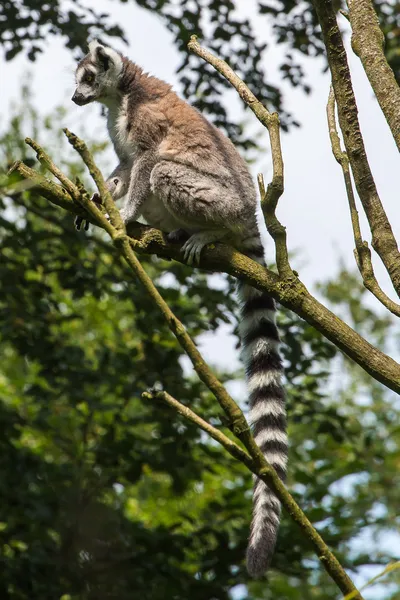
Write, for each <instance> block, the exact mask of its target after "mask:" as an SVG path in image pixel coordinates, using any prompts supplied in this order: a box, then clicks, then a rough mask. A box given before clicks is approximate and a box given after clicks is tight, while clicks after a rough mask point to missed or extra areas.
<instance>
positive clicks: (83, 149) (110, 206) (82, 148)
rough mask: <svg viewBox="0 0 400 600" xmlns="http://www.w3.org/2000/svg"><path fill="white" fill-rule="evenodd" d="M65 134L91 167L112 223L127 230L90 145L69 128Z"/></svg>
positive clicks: (121, 229)
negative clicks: (90, 149)
mask: <svg viewBox="0 0 400 600" xmlns="http://www.w3.org/2000/svg"><path fill="white" fill-rule="evenodd" d="M63 131H64V133H65V135H66V136H67V139H68V141H69V143H70V144H71V146H72V147H73V148H74V149H75V150H76V151H77V152H78V154H80V156H81V157H82V160H83V162H84V163H85V165H86V166H87V168H88V169H89V173H90V175H91V176H92V178H93V181H94V182H95V184H96V186H97V189H98V190H99V194H100V198H101V199H102V202H103V204H104V206H105V207H106V209H107V212H108V214H109V216H110V219H111V223H112V224H113V225H114V227H115V228H116V229H117V230H118V231H122V232H125V225H124V223H123V221H122V219H121V215H120V214H119V210H118V209H117V207H116V206H115V202H114V200H113V199H112V196H111V194H110V192H109V190H108V189H107V186H106V182H105V181H104V177H103V175H102V173H101V171H100V169H99V168H98V167H97V165H96V164H95V162H94V160H93V158H92V156H91V154H90V152H89V150H88V147H87V146H86V144H85V142H84V141H83V140H80V139H79V138H78V137H77V136H76V135H75V134H74V133H72V132H71V131H69V130H68V129H63Z"/></svg>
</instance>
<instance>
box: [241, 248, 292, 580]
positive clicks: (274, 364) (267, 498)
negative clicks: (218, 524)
mask: <svg viewBox="0 0 400 600" xmlns="http://www.w3.org/2000/svg"><path fill="white" fill-rule="evenodd" d="M246 254H247V255H248V256H249V257H250V258H253V259H254V260H256V261H257V262H259V263H261V264H264V259H263V250H262V249H261V248H257V249H254V250H251V251H247V252H246ZM238 291H239V297H240V299H241V301H242V315H241V316H242V319H241V323H240V324H239V334H240V338H241V344H242V359H243V362H244V364H245V368H246V375H247V385H248V391H249V400H250V414H249V417H250V423H251V425H252V428H253V435H254V438H255V441H256V442H257V444H258V446H259V447H260V448H261V450H262V451H263V453H264V456H265V458H266V459H267V461H268V462H269V463H270V464H271V465H272V466H273V467H274V468H275V470H276V472H277V473H278V475H279V477H280V478H281V479H282V480H285V473H286V463H287V448H288V446H287V436H286V413H285V395H284V391H283V388H282V383H281V378H282V362H281V359H280V356H279V334H278V330H277V327H276V324H275V311H276V308H275V302H274V300H273V298H271V297H270V296H268V294H266V293H264V292H260V291H258V290H256V289H254V288H252V287H250V286H249V285H247V284H246V283H243V282H240V283H239V289H238ZM280 510H281V507H280V502H279V500H278V499H277V497H276V496H275V494H274V493H273V492H272V491H271V490H270V489H269V487H268V486H267V485H266V484H265V483H264V482H263V481H261V480H259V479H256V480H255V484H254V493H253V518H252V523H251V529H250V538H249V545H248V549H247V569H248V572H249V574H250V575H251V576H253V577H258V576H260V575H262V574H263V573H264V572H265V571H266V569H267V568H268V566H269V563H270V561H271V558H272V554H273V551H274V547H275V543H276V538H277V534H278V528H279V518H280Z"/></svg>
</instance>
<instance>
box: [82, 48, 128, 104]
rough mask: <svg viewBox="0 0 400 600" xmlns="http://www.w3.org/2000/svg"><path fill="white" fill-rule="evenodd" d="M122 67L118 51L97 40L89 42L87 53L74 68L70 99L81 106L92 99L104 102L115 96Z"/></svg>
mask: <svg viewBox="0 0 400 600" xmlns="http://www.w3.org/2000/svg"><path fill="white" fill-rule="evenodd" d="M122 67H123V61H122V56H121V55H120V54H119V53H118V52H116V51H115V50H113V49H112V48H108V47H107V46H103V45H102V44H100V42H98V41H97V40H95V41H93V42H90V44H89V54H87V55H86V56H85V58H83V59H82V60H81V61H80V62H79V64H78V66H77V68H76V72H75V78H76V90H75V93H74V95H73V96H72V100H73V101H74V102H75V104H78V105H79V106H83V105H84V104H89V102H93V101H94V100H97V101H99V102H104V101H107V99H108V98H111V97H113V96H115V93H116V90H117V85H118V78H119V76H120V74H121V71H122Z"/></svg>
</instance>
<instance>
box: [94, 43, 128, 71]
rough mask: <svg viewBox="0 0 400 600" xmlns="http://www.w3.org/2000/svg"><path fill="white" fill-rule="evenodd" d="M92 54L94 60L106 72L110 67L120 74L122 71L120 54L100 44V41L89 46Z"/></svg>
mask: <svg viewBox="0 0 400 600" xmlns="http://www.w3.org/2000/svg"><path fill="white" fill-rule="evenodd" d="M89 51H90V54H91V55H92V56H93V59H94V60H95V61H96V62H97V63H98V64H99V65H100V66H101V68H102V69H103V70H104V71H108V69H109V68H110V67H114V69H115V70H116V71H117V73H119V72H120V71H121V69H122V58H121V55H120V54H118V52H116V51H115V50H113V49H112V48H108V47H106V46H103V44H100V42H99V41H98V40H93V41H92V42H90V44H89Z"/></svg>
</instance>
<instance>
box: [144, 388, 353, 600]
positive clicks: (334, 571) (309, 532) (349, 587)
mask: <svg viewBox="0 0 400 600" xmlns="http://www.w3.org/2000/svg"><path fill="white" fill-rule="evenodd" d="M142 396H143V397H144V398H146V399H149V400H151V399H153V398H155V399H157V400H162V401H163V402H166V403H167V404H168V405H169V406H171V407H172V408H173V409H174V410H176V411H177V412H178V413H179V414H180V415H182V416H183V417H185V418H187V419H189V420H190V421H192V423H195V424H196V425H197V426H198V427H200V428H201V429H202V430H203V431H205V432H206V433H208V434H209V435H210V436H211V437H212V438H213V439H214V440H216V441H217V442H219V443H220V444H221V445H222V446H223V447H224V448H225V449H226V450H227V451H228V452H229V453H230V454H231V455H232V456H233V457H234V458H236V459H237V460H239V461H240V462H242V463H243V464H245V465H246V467H247V468H248V469H249V470H250V471H252V473H254V474H255V475H257V477H259V478H260V479H262V481H264V483H266V484H267V485H268V486H269V487H270V488H271V489H272V490H273V491H274V492H275V494H276V495H277V497H278V498H279V500H280V501H281V503H282V506H283V507H284V508H285V509H286V511H287V512H288V514H289V515H290V516H291V518H292V519H293V521H294V522H295V523H296V524H297V525H298V526H299V527H300V529H301V530H302V532H303V533H304V535H305V537H306V538H307V539H308V540H309V541H310V542H311V544H312V546H313V547H314V550H315V552H316V554H317V556H318V558H319V560H320V561H321V562H322V564H323V566H324V568H325V569H326V571H327V573H328V574H329V575H330V576H331V578H332V579H333V580H334V581H335V583H336V584H337V586H338V587H339V589H340V590H341V591H342V592H343V593H344V594H348V593H351V594H353V596H352V597H353V598H355V599H356V600H362V596H361V594H360V592H359V591H358V590H357V589H356V587H355V586H354V584H353V582H352V581H351V579H350V577H348V575H347V574H346V572H345V571H344V569H343V567H342V566H341V564H340V563H339V561H338V560H337V558H336V557H335V555H334V554H333V553H332V552H331V551H330V550H329V548H328V546H327V545H326V544H325V542H324V540H323V539H322V538H321V536H320V535H319V533H318V532H317V531H316V529H315V528H314V527H313V526H312V524H311V523H310V521H309V520H308V519H307V517H306V515H305V514H304V513H303V511H302V510H301V508H300V507H299V505H298V504H297V503H296V502H295V500H294V499H293V497H292V495H291V494H290V492H289V491H288V490H287V489H286V487H285V485H284V484H283V483H282V481H281V480H280V479H279V477H278V475H277V474H276V472H275V470H274V469H273V468H272V467H271V465H269V464H268V462H267V461H266V459H265V457H264V456H263V454H262V453H261V451H260V450H259V448H258V447H257V446H255V448H256V453H255V454H254V453H253V451H251V449H249V448H247V449H248V450H249V454H248V453H247V452H245V451H244V450H242V448H240V446H238V445H237V444H236V443H235V442H233V441H232V440H231V439H229V438H228V437H227V436H226V435H224V434H223V433H222V432H221V431H219V430H218V429H216V428H215V427H213V426H212V425H210V424H209V423H207V421H204V419H202V418H201V417H200V416H199V415H197V414H196V413H195V412H193V411H192V410H191V409H190V408H188V407H187V406H185V405H184V404H182V403H181V402H179V401H178V400H176V399H175V398H173V397H172V396H171V395H170V394H168V393H167V392H165V391H160V392H154V391H148V392H144V394H142Z"/></svg>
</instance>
